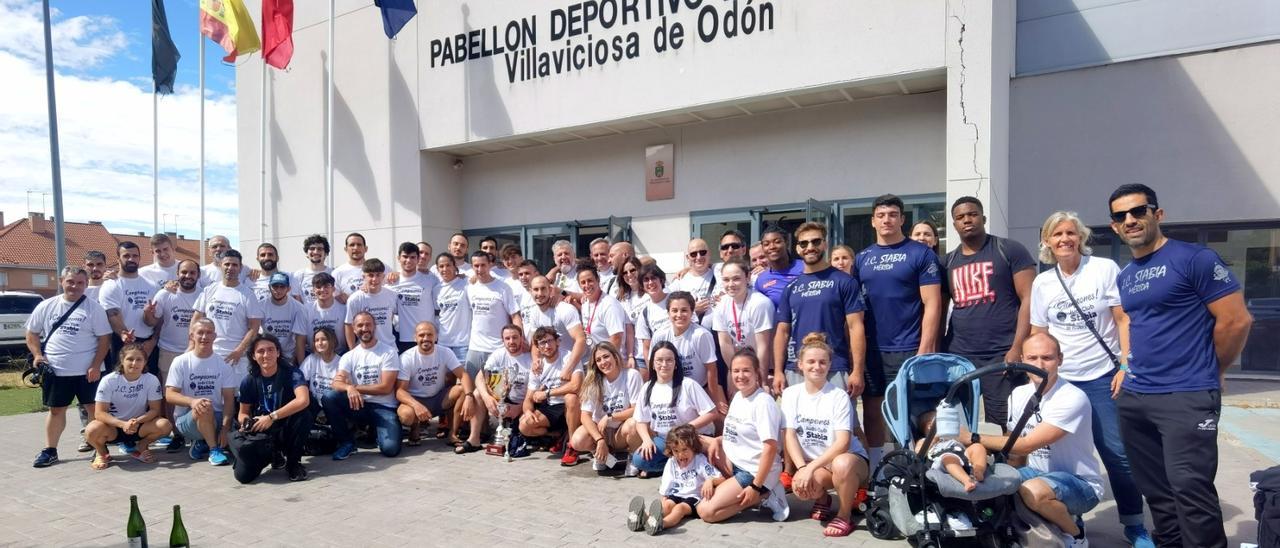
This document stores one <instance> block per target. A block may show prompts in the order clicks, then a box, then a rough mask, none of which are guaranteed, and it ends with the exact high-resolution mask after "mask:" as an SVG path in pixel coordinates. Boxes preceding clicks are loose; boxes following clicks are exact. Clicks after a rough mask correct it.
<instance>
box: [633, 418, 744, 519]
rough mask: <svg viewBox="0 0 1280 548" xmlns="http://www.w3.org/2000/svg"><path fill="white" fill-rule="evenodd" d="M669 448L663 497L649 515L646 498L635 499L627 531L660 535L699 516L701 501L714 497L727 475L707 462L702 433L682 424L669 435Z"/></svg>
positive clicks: (661, 493) (652, 505) (653, 506)
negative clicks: (689, 518)
mask: <svg viewBox="0 0 1280 548" xmlns="http://www.w3.org/2000/svg"><path fill="white" fill-rule="evenodd" d="M666 441H667V447H666V449H665V450H664V451H663V452H664V453H665V454H666V455H667V457H669V458H668V460H667V466H666V468H665V469H664V470H663V471H662V484H661V485H659V486H658V494H659V495H660V496H661V497H660V498H658V499H655V500H654V501H653V502H652V503H650V505H649V508H648V512H645V504H644V497H635V498H633V499H631V507H630V510H629V511H628V512H627V528H628V529H631V530H632V531H639V530H640V529H642V528H643V529H644V530H645V532H647V533H649V534H650V535H656V534H658V533H660V532H662V530H664V529H670V528H672V527H675V526H676V525H679V524H680V522H681V521H683V520H684V518H685V517H687V516H697V515H698V512H697V509H698V501H700V500H702V499H704V498H711V495H712V494H713V493H714V492H715V487H716V486H717V485H720V482H722V481H724V476H722V475H721V474H720V471H719V470H718V469H716V467H714V466H712V465H711V463H710V462H709V461H708V460H707V455H706V453H704V452H703V449H702V440H701V439H700V438H699V437H698V431H697V430H695V429H694V428H693V427H692V426H690V425H688V424H682V425H680V426H677V427H675V428H673V429H671V431H670V432H668V433H667V438H666Z"/></svg>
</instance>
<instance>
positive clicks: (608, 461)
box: [591, 453, 618, 472]
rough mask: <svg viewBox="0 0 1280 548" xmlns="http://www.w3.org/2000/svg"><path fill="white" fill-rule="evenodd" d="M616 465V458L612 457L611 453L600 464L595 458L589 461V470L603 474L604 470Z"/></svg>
mask: <svg viewBox="0 0 1280 548" xmlns="http://www.w3.org/2000/svg"><path fill="white" fill-rule="evenodd" d="M617 464H618V457H615V456H613V453H609V455H608V456H607V457H605V460H604V462H600V461H599V459H595V458H593V459H591V469H592V470H595V471H597V472H604V471H605V470H609V469H611V468H613V467H614V466H616V465H617Z"/></svg>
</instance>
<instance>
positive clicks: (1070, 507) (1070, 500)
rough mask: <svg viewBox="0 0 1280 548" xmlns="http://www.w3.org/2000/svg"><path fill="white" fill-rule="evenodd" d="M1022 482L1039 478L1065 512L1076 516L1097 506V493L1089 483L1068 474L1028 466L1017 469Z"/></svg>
mask: <svg viewBox="0 0 1280 548" xmlns="http://www.w3.org/2000/svg"><path fill="white" fill-rule="evenodd" d="M1018 474H1019V475H1021V476H1022V481H1024V482H1025V481H1027V480H1029V479H1032V478H1039V479H1041V480H1043V481H1044V482H1045V483H1047V484H1049V487H1050V488H1052V489H1053V496H1054V497H1057V499H1058V501H1059V502H1061V503H1062V504H1063V505H1065V506H1066V507H1067V512H1068V513H1070V514H1071V515H1073V516H1078V515H1081V514H1084V513H1085V512H1088V511H1089V510H1092V509H1093V507H1094V506H1097V505H1098V493H1097V492H1096V491H1094V490H1093V486H1091V485H1089V482H1087V481H1084V480H1083V479H1080V476H1077V475H1075V474H1071V473H1068V472H1041V471H1039V470H1036V469H1034V468H1031V467H1030V466H1024V467H1022V468H1019V469H1018Z"/></svg>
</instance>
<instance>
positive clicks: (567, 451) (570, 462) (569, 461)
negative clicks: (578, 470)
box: [560, 445, 578, 466]
mask: <svg viewBox="0 0 1280 548" xmlns="http://www.w3.org/2000/svg"><path fill="white" fill-rule="evenodd" d="M577 465H578V451H577V450H575V449H574V448H572V447H569V446H568V445H566V446H565V448H564V456H563V457H560V466H577Z"/></svg>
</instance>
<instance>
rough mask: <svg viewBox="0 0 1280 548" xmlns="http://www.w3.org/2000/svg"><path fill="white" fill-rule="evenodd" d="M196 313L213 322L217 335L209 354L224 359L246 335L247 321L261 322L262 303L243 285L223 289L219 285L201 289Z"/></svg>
mask: <svg viewBox="0 0 1280 548" xmlns="http://www.w3.org/2000/svg"><path fill="white" fill-rule="evenodd" d="M195 307H196V311H197V312H200V313H201V314H204V316H205V317H206V318H209V319H210V320H213V325H214V327H215V329H216V332H217V336H216V337H215V338H214V339H213V351H214V352H215V353H217V354H218V355H219V356H223V357H225V356H226V355H227V354H229V353H231V352H232V351H234V350H235V349H236V346H238V345H239V344H240V342H241V341H243V340H244V336H245V333H248V332H249V320H261V319H262V303H261V302H259V301H258V299H257V298H256V297H254V296H253V293H252V292H251V291H249V288H247V287H245V286H244V285H243V284H241V285H238V286H235V287H227V286H225V285H222V284H221V283H218V284H215V285H211V286H209V287H206V288H204V291H202V292H201V293H200V297H199V298H197V299H196V304H195Z"/></svg>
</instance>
